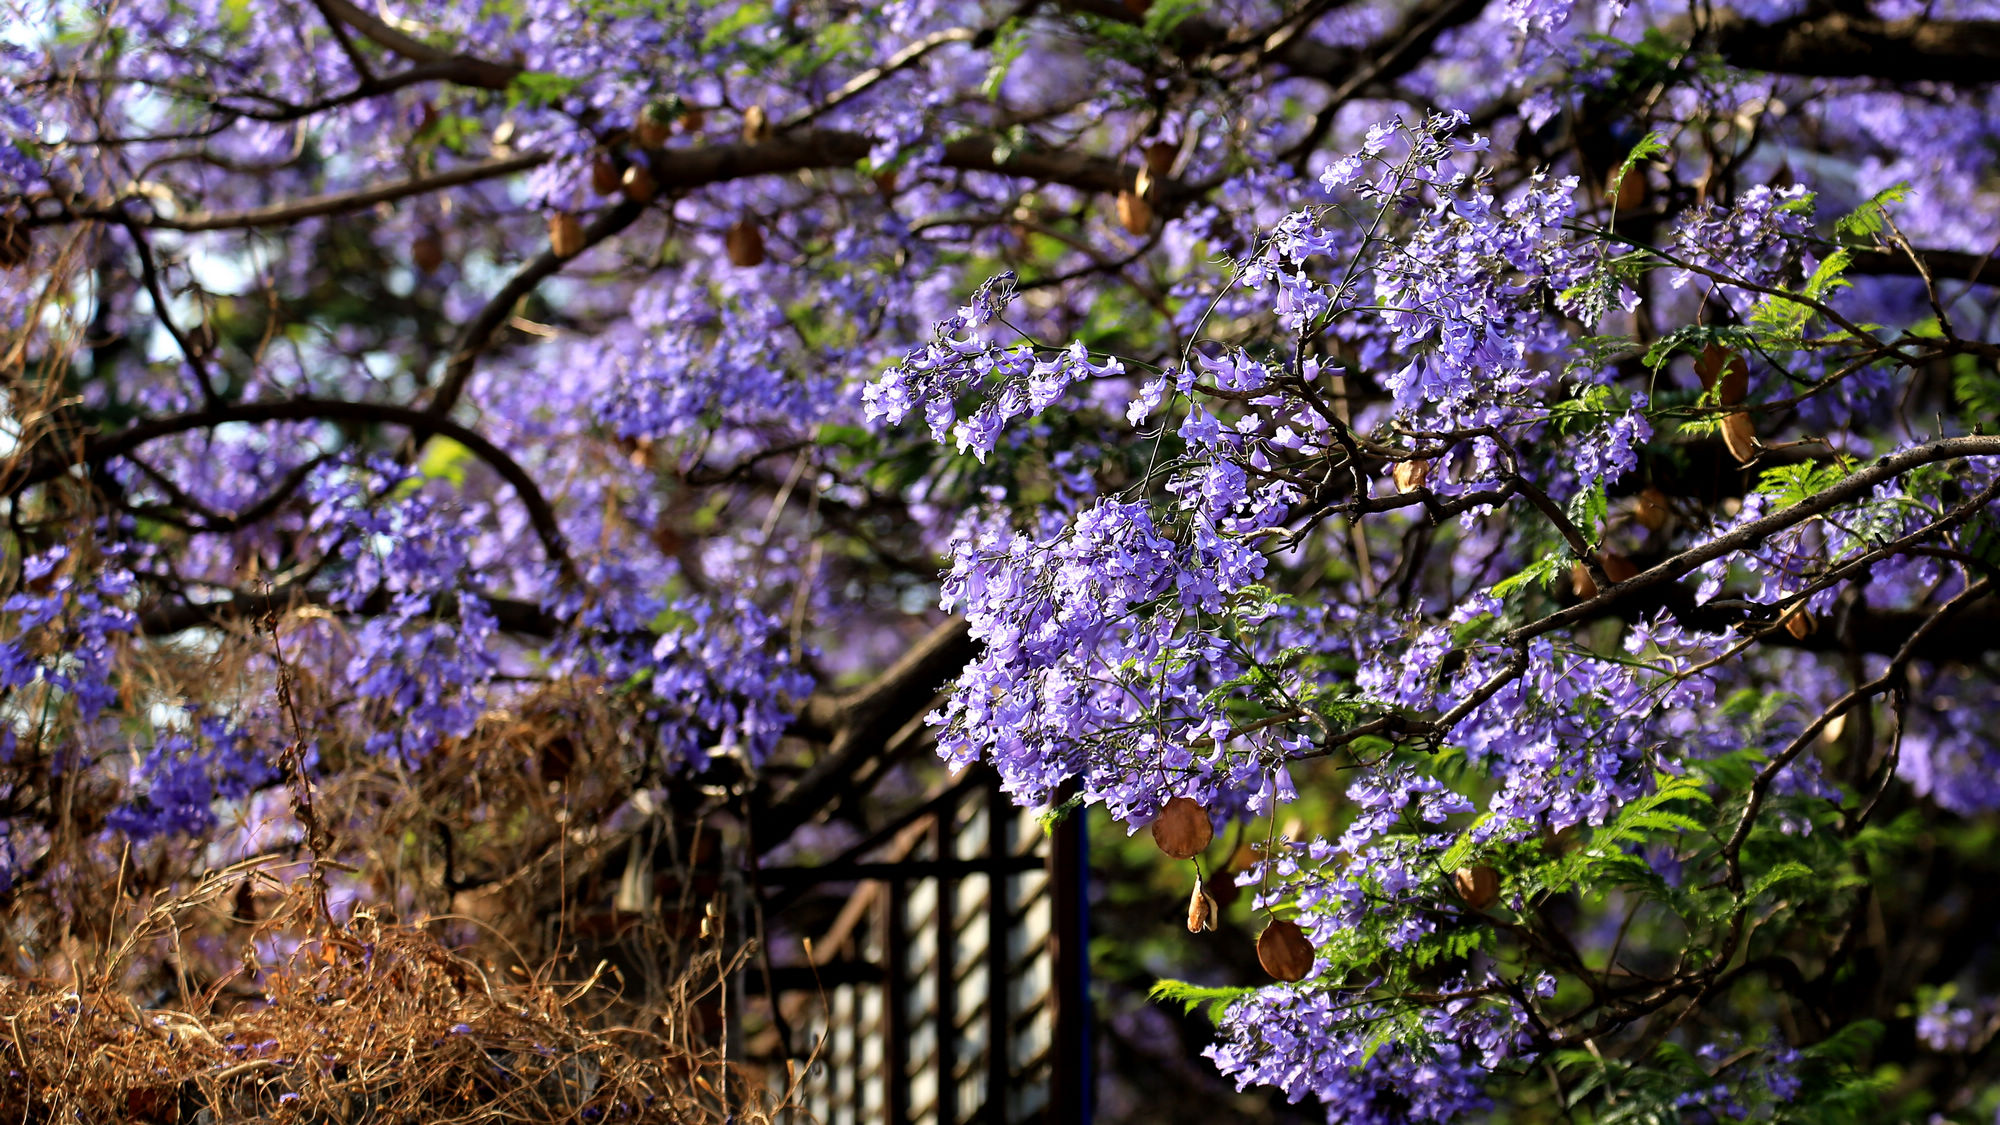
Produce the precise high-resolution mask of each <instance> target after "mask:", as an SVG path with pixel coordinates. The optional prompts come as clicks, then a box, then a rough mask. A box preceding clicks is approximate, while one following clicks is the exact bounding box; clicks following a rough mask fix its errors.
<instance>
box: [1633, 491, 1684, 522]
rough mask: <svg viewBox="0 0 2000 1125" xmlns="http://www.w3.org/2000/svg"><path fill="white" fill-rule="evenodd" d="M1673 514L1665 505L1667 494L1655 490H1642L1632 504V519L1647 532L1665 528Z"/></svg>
mask: <svg viewBox="0 0 2000 1125" xmlns="http://www.w3.org/2000/svg"><path fill="white" fill-rule="evenodd" d="M1673 514H1674V512H1673V508H1672V507H1671V506H1670V505H1669V504H1668V503H1667V494H1666V493H1664V492H1661V491H1660V490H1659V489H1657V488H1648V489H1644V490H1642V491H1641V492H1640V493H1639V495H1638V497H1637V498H1636V499H1635V500H1634V501H1633V504H1632V518H1633V519H1635V520H1638V521H1639V526H1640V527H1643V528H1645V529H1646V530H1647V531H1658V530H1660V529H1661V528H1663V527H1665V526H1667V521H1668V520H1669V519H1671V518H1673Z"/></svg>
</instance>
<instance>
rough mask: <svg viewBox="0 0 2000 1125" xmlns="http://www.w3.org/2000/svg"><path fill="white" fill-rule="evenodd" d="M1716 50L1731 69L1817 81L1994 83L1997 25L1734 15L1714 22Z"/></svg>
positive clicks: (1999, 50)
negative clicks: (1764, 19)
mask: <svg viewBox="0 0 2000 1125" xmlns="http://www.w3.org/2000/svg"><path fill="white" fill-rule="evenodd" d="M1715 45H1716V49H1717V51H1719V52H1720V53H1721V55H1722V57H1723V58H1725V59H1727V60H1728V61H1730V62H1732V63H1734V64H1736V65H1737V66H1742V67H1749V68H1752V69H1755V70H1768V71H1775V72H1777V73H1781V74H1800V75H1809V76H1813V77H1820V78H1882V79H1886V80H1888V81H1891V82H1953V83H1959V84H1963V85H1989V84H1991V83H1994V82H2000V61H1996V60H2000V22H1994V21H1988V20H1934V19H1926V18H1924V17H1922V16H1912V17H1910V18H1908V19H1901V20H1878V19H1870V18H1867V17H1864V16H1857V15H1852V14H1849V13H1847V12H1830V13H1825V14H1820V15H1813V16H1808V17H1804V18H1800V19H1795V20H1788V21H1786V22H1783V23H1776V24H1763V23H1753V22H1751V21H1749V20H1747V19H1744V18H1743V17H1741V16H1739V15H1736V14H1734V13H1721V14H1719V15H1718V17H1717V19H1716V22H1715Z"/></svg>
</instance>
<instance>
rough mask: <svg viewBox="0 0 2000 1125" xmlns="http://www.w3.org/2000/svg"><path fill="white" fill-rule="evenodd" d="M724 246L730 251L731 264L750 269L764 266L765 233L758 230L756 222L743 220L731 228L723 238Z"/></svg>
mask: <svg viewBox="0 0 2000 1125" xmlns="http://www.w3.org/2000/svg"><path fill="white" fill-rule="evenodd" d="M722 242H723V246H724V247H725V248H726V249H727V250H728V251H729V264H730V265H733V266H740V267H742V268H744V269H748V268H750V267H751V266H761V265H763V264H764V232H763V231H761V230H758V229H757V224H756V222H755V221H754V220H751V219H743V220H740V221H738V222H737V223H736V225H735V226H732V227H730V228H729V233H728V234H726V235H724V236H723V240H722Z"/></svg>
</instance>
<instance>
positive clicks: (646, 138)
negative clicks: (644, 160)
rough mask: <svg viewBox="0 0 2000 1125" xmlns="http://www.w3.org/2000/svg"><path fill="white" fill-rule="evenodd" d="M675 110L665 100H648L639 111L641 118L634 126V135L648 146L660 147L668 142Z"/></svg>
mask: <svg viewBox="0 0 2000 1125" xmlns="http://www.w3.org/2000/svg"><path fill="white" fill-rule="evenodd" d="M673 124H674V111H673V110H672V109H670V108H668V106H667V104H666V103H665V102H647V103H646V108H644V109H642V110H640V111H639V120H638V121H637V122H635V123H634V124H633V126H632V135H633V136H635V137H637V138H638V139H639V143H640V144H642V145H644V146H646V147H647V148H659V147H660V146H661V145H663V144H666V143H667V135H668V134H669V133H670V132H671V131H672V130H673Z"/></svg>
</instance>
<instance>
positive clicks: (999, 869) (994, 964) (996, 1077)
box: [986, 785, 1014, 1125]
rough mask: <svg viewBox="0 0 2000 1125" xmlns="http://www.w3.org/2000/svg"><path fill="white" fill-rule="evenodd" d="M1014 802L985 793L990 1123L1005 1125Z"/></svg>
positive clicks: (1010, 1050) (993, 792)
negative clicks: (1009, 883) (1009, 828)
mask: <svg viewBox="0 0 2000 1125" xmlns="http://www.w3.org/2000/svg"><path fill="white" fill-rule="evenodd" d="M1013 812H1014V805H1013V802H1011V801H1009V800H1008V799H1007V794H1005V793H1002V792H1001V791H1000V787H999V786H998V785H995V786H993V787H992V788H990V789H988V790H987V791H986V858H987V860H988V861H989V862H990V864H991V866H990V867H988V868H987V873H986V1120H987V1121H988V1122H989V1123H990V1125H1007V1087H1008V1085H1009V1084H1010V1083H1011V1081H1012V1078H1013V1070H1014V1068H1013V1066H1012V1065H1011V1063H1012V1061H1013V1060H1012V1058H1011V1056H1012V1055H1013V1053H1014V1051H1013V1046H1014V1042H1013V1039H1014V1037H1013V1035H1012V1031H1011V1028H1010V1027H1009V1026H1008V1025H1009V1024H1010V1023H1011V1022H1012V1021H1011V1020H1010V1019H1009V1018H1008V1017H1009V1015H1010V1009H1011V1007H1012V1006H1011V1005H1010V1004H1009V1003H1008V1001H1009V999H1011V997H1010V995H1009V993H1010V991H1011V990H1010V989H1009V988H1008V984H1009V981H1008V979H1007V978H1008V975H1009V974H1008V971H1007V960H1008V959H1007V921H1008V916H1009V915H1010V914H1012V913H1013V911H1012V910H1010V909H1009V908H1008V907H1009V903H1008V894H1007V864H1006V859H1007V853H1008V848H1007V830H1006V824H1007V821H1008V819H1009V818H1010V817H1011V816H1012V814H1013Z"/></svg>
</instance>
